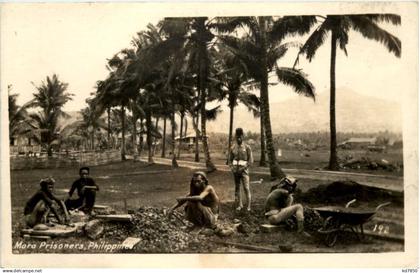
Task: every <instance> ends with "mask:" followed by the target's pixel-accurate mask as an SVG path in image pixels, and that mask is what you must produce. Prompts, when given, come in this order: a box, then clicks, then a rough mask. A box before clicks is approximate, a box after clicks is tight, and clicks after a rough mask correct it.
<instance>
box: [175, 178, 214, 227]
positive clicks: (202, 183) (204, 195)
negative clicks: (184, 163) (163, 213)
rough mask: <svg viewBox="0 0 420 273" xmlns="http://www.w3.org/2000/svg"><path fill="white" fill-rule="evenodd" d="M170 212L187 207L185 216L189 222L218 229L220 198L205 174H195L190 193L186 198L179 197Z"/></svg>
mask: <svg viewBox="0 0 420 273" xmlns="http://www.w3.org/2000/svg"><path fill="white" fill-rule="evenodd" d="M176 200H177V204H175V205H174V206H173V207H172V208H171V209H170V210H169V212H168V215H171V214H172V212H173V210H175V209H177V208H179V207H181V206H182V205H184V204H186V206H185V215H186V218H187V220H188V221H190V222H191V223H193V224H194V225H195V226H198V227H208V228H216V221H217V216H218V213H219V197H218V196H217V194H216V191H215V190H214V188H213V187H212V186H211V185H209V183H208V180H207V176H206V174H205V173H204V172H195V173H194V174H193V177H192V179H191V183H190V193H189V194H188V195H187V196H185V197H178V198H177V199H176Z"/></svg>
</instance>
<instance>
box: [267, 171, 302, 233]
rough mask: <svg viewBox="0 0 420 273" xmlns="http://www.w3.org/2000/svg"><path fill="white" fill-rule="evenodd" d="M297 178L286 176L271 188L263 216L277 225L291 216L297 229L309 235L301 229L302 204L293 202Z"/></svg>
mask: <svg viewBox="0 0 420 273" xmlns="http://www.w3.org/2000/svg"><path fill="white" fill-rule="evenodd" d="M296 182H297V180H296V179H295V178H293V177H291V176H286V177H285V178H283V179H282V180H281V181H280V183H279V184H278V185H276V186H274V187H272V188H271V192H270V194H269V195H268V197H267V199H266V201H265V217H266V219H267V220H268V222H269V223H270V224H272V225H278V224H280V223H282V222H285V221H286V220H287V219H290V218H291V217H292V216H295V217H296V220H297V231H298V232H299V233H303V234H304V235H306V236H309V234H307V233H306V232H304V231H303V223H304V216H303V206H302V205H301V204H293V192H294V191H295V189H296V186H297V183H296Z"/></svg>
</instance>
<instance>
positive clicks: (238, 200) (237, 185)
mask: <svg viewBox="0 0 420 273" xmlns="http://www.w3.org/2000/svg"><path fill="white" fill-rule="evenodd" d="M233 177H234V179H235V205H236V210H241V209H242V196H241V176H240V175H238V174H236V173H234V174H233Z"/></svg>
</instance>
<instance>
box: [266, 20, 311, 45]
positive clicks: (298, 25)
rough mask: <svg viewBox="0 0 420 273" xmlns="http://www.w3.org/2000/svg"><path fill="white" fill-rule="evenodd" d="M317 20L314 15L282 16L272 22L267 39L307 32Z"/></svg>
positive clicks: (272, 40) (280, 38)
mask: <svg viewBox="0 0 420 273" xmlns="http://www.w3.org/2000/svg"><path fill="white" fill-rule="evenodd" d="M316 22H317V20H316V16H312V15H310V16H309V15H308V16H284V17H282V18H280V19H278V20H275V21H274V22H273V27H272V29H271V31H269V32H268V39H269V40H270V41H271V42H272V43H275V42H278V41H281V40H283V39H284V38H285V37H287V36H291V35H296V34H298V35H303V34H305V33H308V32H309V31H310V30H311V28H312V26H314V25H315V23H316Z"/></svg>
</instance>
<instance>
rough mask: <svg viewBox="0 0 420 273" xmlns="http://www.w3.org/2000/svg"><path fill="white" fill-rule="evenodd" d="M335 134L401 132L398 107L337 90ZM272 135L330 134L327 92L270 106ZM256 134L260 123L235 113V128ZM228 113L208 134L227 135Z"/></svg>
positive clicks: (241, 109)
mask: <svg viewBox="0 0 420 273" xmlns="http://www.w3.org/2000/svg"><path fill="white" fill-rule="evenodd" d="M336 113H337V131H339V132H378V131H385V130H388V131H392V132H396V133H399V132H402V115H401V106H400V104H399V103H396V102H392V101H387V100H382V99H377V98H374V97H369V96H364V95H361V94H359V93H357V92H354V91H351V90H348V89H340V90H337V98H336ZM270 115H271V126H272V131H273V133H281V132H284V133H289V132H313V131H329V92H323V93H321V94H319V95H318V96H317V98H316V101H315V102H314V101H313V100H312V99H309V98H306V97H303V96H299V97H296V98H292V99H288V100H285V101H283V102H279V103H273V104H270ZM236 126H241V127H243V128H244V130H245V131H253V132H259V120H258V119H255V118H254V117H253V116H252V114H251V113H249V112H248V111H247V110H246V109H245V108H244V107H243V106H240V107H238V108H237V109H236V111H235V121H234V127H236ZM228 128H229V109H228V108H227V107H226V108H224V109H223V112H222V113H220V115H219V116H218V118H217V120H216V121H212V122H208V131H209V132H227V131H228Z"/></svg>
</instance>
